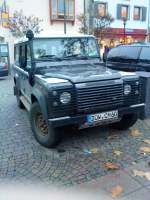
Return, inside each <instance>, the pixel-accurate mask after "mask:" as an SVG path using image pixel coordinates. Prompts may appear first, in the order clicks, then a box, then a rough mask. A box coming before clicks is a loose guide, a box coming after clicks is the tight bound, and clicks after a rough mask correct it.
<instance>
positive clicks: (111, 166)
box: [104, 162, 120, 170]
mask: <svg viewBox="0 0 150 200" xmlns="http://www.w3.org/2000/svg"><path fill="white" fill-rule="evenodd" d="M104 167H105V168H107V169H112V170H117V169H119V168H120V167H119V165H117V164H115V163H111V162H108V163H105V165H104Z"/></svg>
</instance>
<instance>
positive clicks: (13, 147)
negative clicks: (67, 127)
mask: <svg viewBox="0 0 150 200" xmlns="http://www.w3.org/2000/svg"><path fill="white" fill-rule="evenodd" d="M149 128H150V122H149V121H148V120H147V121H144V122H142V121H138V123H137V124H136V125H135V126H134V127H133V128H132V129H138V130H139V131H140V132H141V133H142V135H141V136H139V137H133V136H131V134H130V131H131V130H129V131H124V132H116V131H113V130H110V129H108V128H93V129H90V130H84V131H79V132H76V133H70V132H66V133H65V134H64V137H63V141H62V143H61V144H60V145H59V146H58V147H57V149H53V150H51V149H46V148H44V147H42V146H40V145H39V144H38V143H37V142H36V141H35V139H34V137H33V134H32V131H31V129H30V124H29V120H28V113H27V112H26V111H25V110H20V109H19V108H18V107H17V104H16V99H15V97H14V96H13V81H12V79H11V78H7V79H2V80H0V182H2V181H3V182H4V180H6V181H8V180H9V181H20V182H28V183H33V182H39V183H42V184H46V185H50V184H51V183H53V184H59V185H61V186H72V185H76V184H81V183H84V182H88V181H90V180H94V179H96V178H100V177H101V176H103V175H107V174H109V173H111V171H110V170H107V169H106V168H105V167H104V164H105V163H106V162H115V163H118V164H119V165H120V168H121V169H123V168H126V167H129V166H132V165H133V163H137V162H140V161H144V160H147V158H148V154H142V153H141V152H140V150H139V148H140V147H141V146H143V145H144V146H147V145H146V144H144V143H143V141H144V139H150V132H149ZM91 149H92V152H90V151H91ZM114 150H118V151H121V152H122V154H121V155H120V156H117V155H116V156H115V155H114V153H113V152H114Z"/></svg>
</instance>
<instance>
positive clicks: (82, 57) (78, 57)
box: [63, 54, 90, 60]
mask: <svg viewBox="0 0 150 200" xmlns="http://www.w3.org/2000/svg"><path fill="white" fill-rule="evenodd" d="M89 58H90V57H89V56H82V55H80V54H75V55H68V56H64V57H63V59H64V60H72V59H81V60H88V59H89Z"/></svg>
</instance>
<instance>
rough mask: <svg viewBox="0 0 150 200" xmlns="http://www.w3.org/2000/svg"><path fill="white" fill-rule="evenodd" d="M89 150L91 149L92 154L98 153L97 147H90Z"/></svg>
mask: <svg viewBox="0 0 150 200" xmlns="http://www.w3.org/2000/svg"><path fill="white" fill-rule="evenodd" d="M90 151H91V152H92V153H93V154H96V153H98V151H99V149H97V148H93V149H90Z"/></svg>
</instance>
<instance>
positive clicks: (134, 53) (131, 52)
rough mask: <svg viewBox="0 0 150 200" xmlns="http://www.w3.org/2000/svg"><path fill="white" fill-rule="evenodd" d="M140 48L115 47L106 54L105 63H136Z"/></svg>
mask: <svg viewBox="0 0 150 200" xmlns="http://www.w3.org/2000/svg"><path fill="white" fill-rule="evenodd" d="M140 49H141V48H140V47H133V46H120V47H116V48H114V49H112V50H110V52H109V53H108V57H107V61H111V62H121V61H123V62H130V61H136V60H137V59H138V56H139V52H140Z"/></svg>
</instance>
